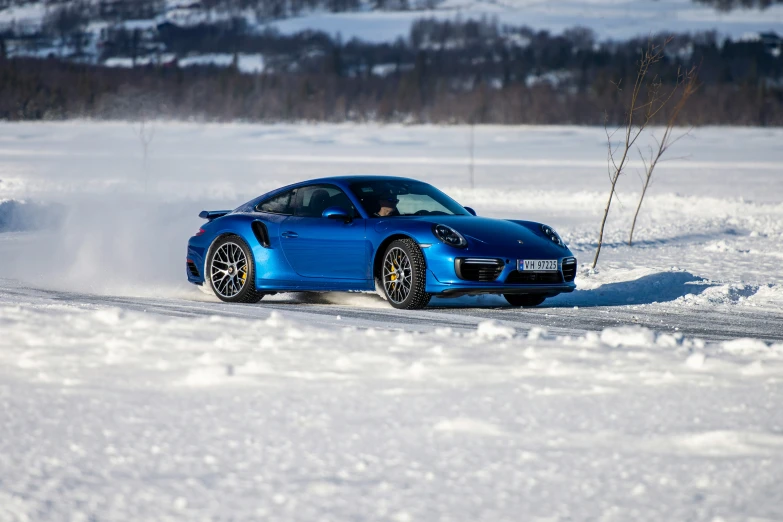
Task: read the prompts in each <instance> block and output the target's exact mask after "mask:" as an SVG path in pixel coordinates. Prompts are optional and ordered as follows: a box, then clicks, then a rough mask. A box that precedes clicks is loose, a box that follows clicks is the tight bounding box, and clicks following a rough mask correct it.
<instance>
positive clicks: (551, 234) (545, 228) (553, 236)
mask: <svg viewBox="0 0 783 522" xmlns="http://www.w3.org/2000/svg"><path fill="white" fill-rule="evenodd" d="M541 232H543V233H544V235H545V236H546V237H548V238H549V239H550V240H551V241H552V243H554V244H556V245H558V246H561V247H565V243H563V240H562V239H560V236H558V235H557V232H555V229H554V228H552V227H550V226H549V225H541Z"/></svg>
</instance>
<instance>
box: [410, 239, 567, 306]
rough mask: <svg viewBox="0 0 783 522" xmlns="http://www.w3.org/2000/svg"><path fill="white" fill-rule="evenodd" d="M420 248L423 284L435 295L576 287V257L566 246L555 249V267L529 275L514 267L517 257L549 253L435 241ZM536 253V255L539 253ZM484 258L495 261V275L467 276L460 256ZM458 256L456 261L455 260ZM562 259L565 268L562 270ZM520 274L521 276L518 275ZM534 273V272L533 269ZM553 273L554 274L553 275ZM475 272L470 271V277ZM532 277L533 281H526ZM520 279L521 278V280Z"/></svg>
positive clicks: (549, 291) (545, 291)
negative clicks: (495, 252)
mask: <svg viewBox="0 0 783 522" xmlns="http://www.w3.org/2000/svg"><path fill="white" fill-rule="evenodd" d="M438 246H439V247H440V248H437V247H436V245H433V247H436V248H426V249H423V251H424V254H425V258H426V260H427V284H426V292H427V293H430V294H433V295H435V296H436V297H438V296H440V297H460V296H463V295H480V294H536V295H544V296H549V297H551V296H555V295H557V294H561V293H566V292H573V291H574V290H575V289H576V284H575V283H574V276H575V275H576V258H575V257H574V256H573V254H571V252H570V251H569V250H567V249H562V250H561V251H559V252H558V253H557V260H558V271H557V272H547V273H543V274H545V277H530V275H529V274H530V272H518V271H517V259H518V258H519V259H523V258H525V259H547V258H549V259H552V258H554V256H552V255H551V253H550V254H548V255H547V254H543V255H541V254H538V253H537V252H532V253H525V254H523V255H525V256H526V257H518V256H519V254H517V253H516V252H515V254H517V255H514V256H513V257H511V256H505V255H492V254H488V253H486V252H480V253H479V252H475V251H474V252H468V251H464V250H460V251H458V250H455V249H453V248H448V247H444V246H440V245H438ZM539 256H540V257H539ZM466 258H470V259H471V260H479V259H485V260H487V261H489V260H494V261H496V262H497V271H498V274H497V276H494V274H492V276H493V278H492V279H491V280H486V279H485V278H484V275H485V274H482V279H483V280H470V279H471V276H470V275H468V274H467V273H465V272H466V271H465V270H464V266H465V265H463V264H461V262H462V260H464V259H466ZM458 260H460V262H458ZM564 261H565V262H566V266H567V270H566V271H564V270H563V268H564ZM521 274H524V276H521ZM537 274H538V273H537ZM555 274H556V275H555ZM477 278H478V275H477V274H476V273H475V272H474V274H473V279H477ZM528 279H532V280H533V281H527V280H528ZM521 280H525V281H524V282H523V281H521Z"/></svg>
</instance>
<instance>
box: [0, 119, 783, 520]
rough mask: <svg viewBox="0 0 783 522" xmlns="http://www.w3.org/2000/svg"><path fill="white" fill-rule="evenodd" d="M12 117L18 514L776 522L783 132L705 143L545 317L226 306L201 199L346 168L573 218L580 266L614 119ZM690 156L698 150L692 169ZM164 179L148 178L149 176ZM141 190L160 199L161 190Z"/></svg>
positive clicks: (629, 196) (3, 311) (366, 298)
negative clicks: (143, 130)
mask: <svg viewBox="0 0 783 522" xmlns="http://www.w3.org/2000/svg"><path fill="white" fill-rule="evenodd" d="M153 128H154V138H153V141H152V144H151V147H150V153H149V157H148V161H147V162H146V169H145V163H144V162H143V160H142V156H141V150H142V149H141V145H140V142H139V138H138V135H137V130H138V128H137V127H134V126H132V125H130V124H123V123H116V124H96V123H86V122H74V123H65V124H1V125H0V201H5V202H4V203H0V274H2V279H0V332H1V333H2V335H0V520H3V521H5V520H64V519H65V520H68V519H71V520H89V519H95V520H128V519H181V520H199V519H220V520H246V519H263V520H306V521H312V520H425V521H429V520H493V521H494V520H537V519H538V520H596V519H599V520H618V521H619V520H750V519H755V520H779V519H781V518H783V493H781V492H780V487H779V484H780V482H781V480H782V479H783V413H781V409H780V404H781V399H783V397H781V395H782V394H783V271H781V270H780V263H781V259H783V253H782V252H783V248H782V247H783V201H782V200H783V180H782V179H781V178H782V177H783V148H782V147H780V143H783V131H781V130H766V129H720V128H707V129H697V130H696V131H694V132H693V134H692V136H691V137H689V138H686V139H685V140H683V141H682V142H680V143H679V144H678V145H677V146H676V147H675V149H673V150H672V156H671V161H669V162H667V163H665V164H662V165H661V169H660V171H659V173H658V175H659V176H660V177H659V178H658V180H657V182H656V184H655V185H654V186H653V188H652V192H651V194H650V196H649V200H648V201H647V203H646V205H645V207H644V211H643V215H642V218H641V226H640V228H639V229H638V230H637V234H636V238H637V240H638V244H637V245H636V246H634V247H628V246H626V245H625V244H624V239H625V237H626V233H627V228H628V224H629V220H630V217H631V212H632V210H633V208H634V206H635V198H636V193H637V192H638V189H639V181H638V179H637V178H636V173H635V171H634V170H631V171H629V176H628V178H627V179H626V180H624V183H623V184H622V186H621V187H620V192H619V195H620V202H621V204H620V205H618V206H617V208H616V213H614V214H613V217H612V219H611V220H610V223H609V244H608V246H606V247H605V248H604V252H603V254H602V258H601V263H600V264H599V269H598V270H597V271H595V272H593V271H589V270H586V269H582V270H581V271H580V274H579V277H578V278H577V284H578V290H577V291H576V292H574V293H573V294H571V295H568V296H560V297H558V298H555V299H552V300H551V302H550V301H547V303H546V305H545V306H544V307H540V308H537V309H532V310H517V309H512V308H510V307H507V306H505V305H504V301H502V300H500V299H497V298H491V297H485V298H463V299H459V300H435V301H433V305H432V306H431V307H430V308H428V309H427V310H425V311H423V312H399V311H395V310H393V309H391V308H389V307H388V305H386V303H384V302H383V301H382V300H380V299H379V298H378V297H376V296H373V295H369V294H350V295H348V294H345V295H341V294H329V295H325V296H319V295H311V296H303V297H302V296H300V297H295V296H292V295H280V296H275V297H274V298H272V299H268V300H267V299H265V300H264V301H262V303H260V304H259V305H252V306H250V305H248V306H233V305H231V306H230V305H226V304H223V303H219V302H217V301H216V300H215V299H213V298H211V297H209V296H206V295H203V294H201V293H200V292H198V291H197V290H196V289H195V288H194V287H192V286H190V285H188V284H187V283H185V282H184V274H183V272H184V268H183V264H184V258H183V256H184V244H185V241H186V239H187V237H188V236H189V235H190V234H191V233H192V232H193V231H195V230H196V229H197V227H198V225H199V223H200V220H199V219H198V218H197V217H196V214H197V213H198V211H200V210H202V209H204V208H225V207H227V208H230V207H233V206H236V205H237V204H238V203H240V202H242V201H245V200H247V199H249V198H250V197H252V196H254V195H257V194H258V193H261V192H264V191H266V190H267V189H270V188H273V187H275V186H279V185H281V184H283V183H288V182H293V181H296V180H300V179H307V178H310V177H316V176H322V175H330V174H338V173H340V174H342V173H367V172H371V173H383V174H398V175H407V176H412V177H418V178H422V179H425V180H427V181H431V182H433V183H435V184H436V185H438V186H439V187H441V188H443V189H445V190H446V191H447V192H448V193H449V194H451V195H453V196H454V197H456V198H457V199H458V200H459V201H460V202H462V203H463V204H466V205H470V206H473V207H474V208H475V209H476V210H477V211H478V212H479V214H481V215H490V216H498V217H516V218H527V219H533V220H539V221H545V222H547V223H550V224H552V225H553V226H555V227H556V228H557V229H558V230H559V232H560V233H561V234H562V235H563V236H564V238H565V239H566V241H567V242H568V243H569V245H570V246H571V248H572V250H574V252H575V253H576V255H577V257H578V258H579V260H580V262H581V263H583V264H585V265H586V264H587V263H588V261H589V260H590V258H591V255H592V253H593V252H594V248H595V242H596V237H597V225H598V220H599V217H600V211H601V209H602V205H603V203H604V198H605V189H606V170H605V169H606V167H605V164H604V163H603V158H604V157H605V144H604V143H603V130H602V129H595V128H574V127H543V128H537V127H516V128H508V127H479V128H477V129H476V158H477V159H476V168H475V180H476V188H474V189H471V188H470V187H469V178H468V160H467V158H468V157H469V151H468V149H467V145H468V142H469V130H468V129H467V128H460V127H445V128H442V127H404V126H387V127H381V126H354V125H341V126H328V125H313V126H305V125H299V126H297V125H275V126H260V125H223V126H219V125H201V124H160V123H158V124H154V125H153ZM684 156H687V157H684ZM145 181H146V183H145ZM145 184H146V185H147V189H146V192H145V189H144V186H145Z"/></svg>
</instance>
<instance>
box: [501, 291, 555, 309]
mask: <svg viewBox="0 0 783 522" xmlns="http://www.w3.org/2000/svg"><path fill="white" fill-rule="evenodd" d="M503 297H505V298H506V301H508V304H510V305H511V306H538V305H540V304H541V303H543V302H544V300H545V299H546V296H543V295H535V294H503Z"/></svg>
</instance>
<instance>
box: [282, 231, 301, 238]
mask: <svg viewBox="0 0 783 522" xmlns="http://www.w3.org/2000/svg"><path fill="white" fill-rule="evenodd" d="M280 235H281V236H283V237H289V238H294V237H299V234H297V233H296V232H283V233H282V234H280Z"/></svg>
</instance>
